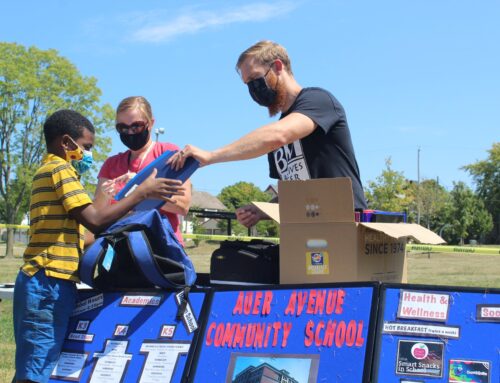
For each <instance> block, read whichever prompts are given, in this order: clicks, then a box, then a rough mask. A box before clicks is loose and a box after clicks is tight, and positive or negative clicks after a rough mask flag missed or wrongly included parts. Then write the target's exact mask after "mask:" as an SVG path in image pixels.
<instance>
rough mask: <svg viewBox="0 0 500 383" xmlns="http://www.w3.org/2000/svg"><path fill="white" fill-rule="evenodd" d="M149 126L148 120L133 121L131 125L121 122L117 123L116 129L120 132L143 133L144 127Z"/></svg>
mask: <svg viewBox="0 0 500 383" xmlns="http://www.w3.org/2000/svg"><path fill="white" fill-rule="evenodd" d="M147 126H148V123H147V122H144V121H135V122H133V123H131V124H130V125H127V124H125V123H123V122H119V123H117V124H116V125H115V127H116V130H118V132H119V133H129V134H130V133H132V134H135V133H141V132H142V131H143V130H144V129H146V128H147Z"/></svg>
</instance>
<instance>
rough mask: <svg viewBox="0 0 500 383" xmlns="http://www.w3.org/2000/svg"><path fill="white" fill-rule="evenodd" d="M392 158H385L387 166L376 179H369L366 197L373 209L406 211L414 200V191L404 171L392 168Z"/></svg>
mask: <svg viewBox="0 0 500 383" xmlns="http://www.w3.org/2000/svg"><path fill="white" fill-rule="evenodd" d="M391 165H392V161H391V158H387V159H386V160H385V166H386V168H385V169H384V170H383V171H382V174H381V175H380V176H378V177H377V178H376V181H369V182H368V188H367V191H366V199H367V201H368V206H369V207H370V208H371V209H378V210H385V211H406V210H407V209H408V207H409V206H410V204H411V203H412V202H413V201H414V191H413V189H412V188H411V185H410V183H409V182H408V181H407V180H406V178H405V177H404V175H403V172H398V171H396V170H393V169H392V168H391Z"/></svg>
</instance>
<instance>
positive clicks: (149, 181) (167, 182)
mask: <svg viewBox="0 0 500 383" xmlns="http://www.w3.org/2000/svg"><path fill="white" fill-rule="evenodd" d="M156 173H158V171H157V170H156V168H155V169H153V172H152V173H151V175H150V176H149V177H148V178H146V179H145V180H144V182H143V183H142V184H141V185H140V186H139V187H138V188H137V191H140V192H142V193H144V197H145V199H160V200H163V201H165V202H169V203H176V202H175V200H174V199H173V198H172V197H173V196H177V195H184V192H183V191H182V190H181V188H182V181H180V180H173V179H170V178H156Z"/></svg>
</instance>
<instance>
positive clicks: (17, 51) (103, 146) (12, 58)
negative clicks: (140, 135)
mask: <svg viewBox="0 0 500 383" xmlns="http://www.w3.org/2000/svg"><path fill="white" fill-rule="evenodd" d="M100 96H101V91H100V89H99V88H98V87H97V80H96V79H95V78H94V77H85V76H82V75H81V74H80V73H79V72H78V69H77V68H76V67H75V66H74V65H73V64H72V63H71V62H69V61H68V60H67V59H65V58H64V57H61V56H60V55H59V54H58V52H57V51H55V50H53V49H50V50H40V49H38V48H36V47H29V48H26V47H24V46H22V45H18V44H15V43H0V163H1V166H0V203H1V208H0V222H5V223H8V224H18V223H20V221H21V219H22V217H23V216H24V215H25V213H26V212H27V210H28V208H29V195H30V190H31V182H32V177H33V174H34V172H35V171H36V169H37V168H38V166H39V165H40V163H41V159H42V157H43V155H44V154H45V151H46V147H45V140H44V137H43V122H44V120H45V118H46V117H47V115H49V114H51V113H53V112H54V111H56V110H58V109H73V110H76V111H78V112H80V113H82V114H83V115H84V116H86V117H88V118H89V119H90V120H91V121H92V122H93V124H94V125H95V127H96V142H95V150H94V151H93V154H94V159H95V160H96V164H95V165H94V172H95V170H96V169H97V166H98V165H99V164H100V163H101V162H102V161H103V160H104V159H105V158H106V157H107V153H108V152H109V150H110V144H111V139H109V138H104V137H102V133H103V131H104V129H105V128H106V127H109V126H111V124H112V119H113V109H112V108H111V106H110V105H101V104H100V101H99V99H100ZM89 177H90V176H89V175H86V176H85V177H84V178H83V179H82V181H83V182H84V183H87V184H89V183H90V182H89V180H90V178H89ZM89 186H90V189H91V190H90V191H91V192H93V190H92V185H89ZM12 253H13V230H11V229H10V230H8V231H7V246H6V255H8V256H11V255H12Z"/></svg>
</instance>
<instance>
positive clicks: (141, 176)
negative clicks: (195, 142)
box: [115, 150, 200, 211]
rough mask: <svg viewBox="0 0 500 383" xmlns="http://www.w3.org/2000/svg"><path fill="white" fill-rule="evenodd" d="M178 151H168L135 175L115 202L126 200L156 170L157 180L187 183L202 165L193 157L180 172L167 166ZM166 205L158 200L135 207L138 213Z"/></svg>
mask: <svg viewBox="0 0 500 383" xmlns="http://www.w3.org/2000/svg"><path fill="white" fill-rule="evenodd" d="M176 152H177V151H171V150H167V151H166V152H165V153H163V154H162V155H161V156H160V157H158V158H157V159H155V160H154V161H153V162H151V163H150V164H149V165H148V166H146V167H145V168H144V169H142V170H141V171H140V172H139V173H137V174H136V175H135V177H134V178H132V179H131V180H130V181H129V182H127V184H126V185H125V186H124V187H123V189H122V190H120V192H119V193H118V194H117V195H116V196H115V200H117V201H119V200H121V199H122V198H124V197H125V196H126V195H127V193H129V192H130V191H131V190H133V189H135V188H136V187H137V186H139V185H140V184H141V183H142V182H143V181H144V180H145V179H146V178H148V177H149V176H150V174H151V172H152V171H153V169H154V168H156V169H157V170H158V173H157V174H156V178H170V179H176V180H181V181H182V182H185V181H186V180H187V179H188V178H189V177H191V175H192V174H193V173H194V172H195V171H196V169H198V167H199V166H200V163H199V162H198V161H197V160H195V159H194V158H192V157H188V158H186V162H185V163H184V167H183V168H182V169H179V170H174V169H172V168H171V167H170V166H169V165H167V160H168V159H169V158H170V157H172V156H173V155H174V154H175V153H176ZM164 204H165V202H164V201H162V200H158V199H147V200H144V201H142V202H141V203H139V204H137V205H136V206H135V207H134V210H136V211H143V210H152V209H158V208H160V207H161V206H163V205H164Z"/></svg>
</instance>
